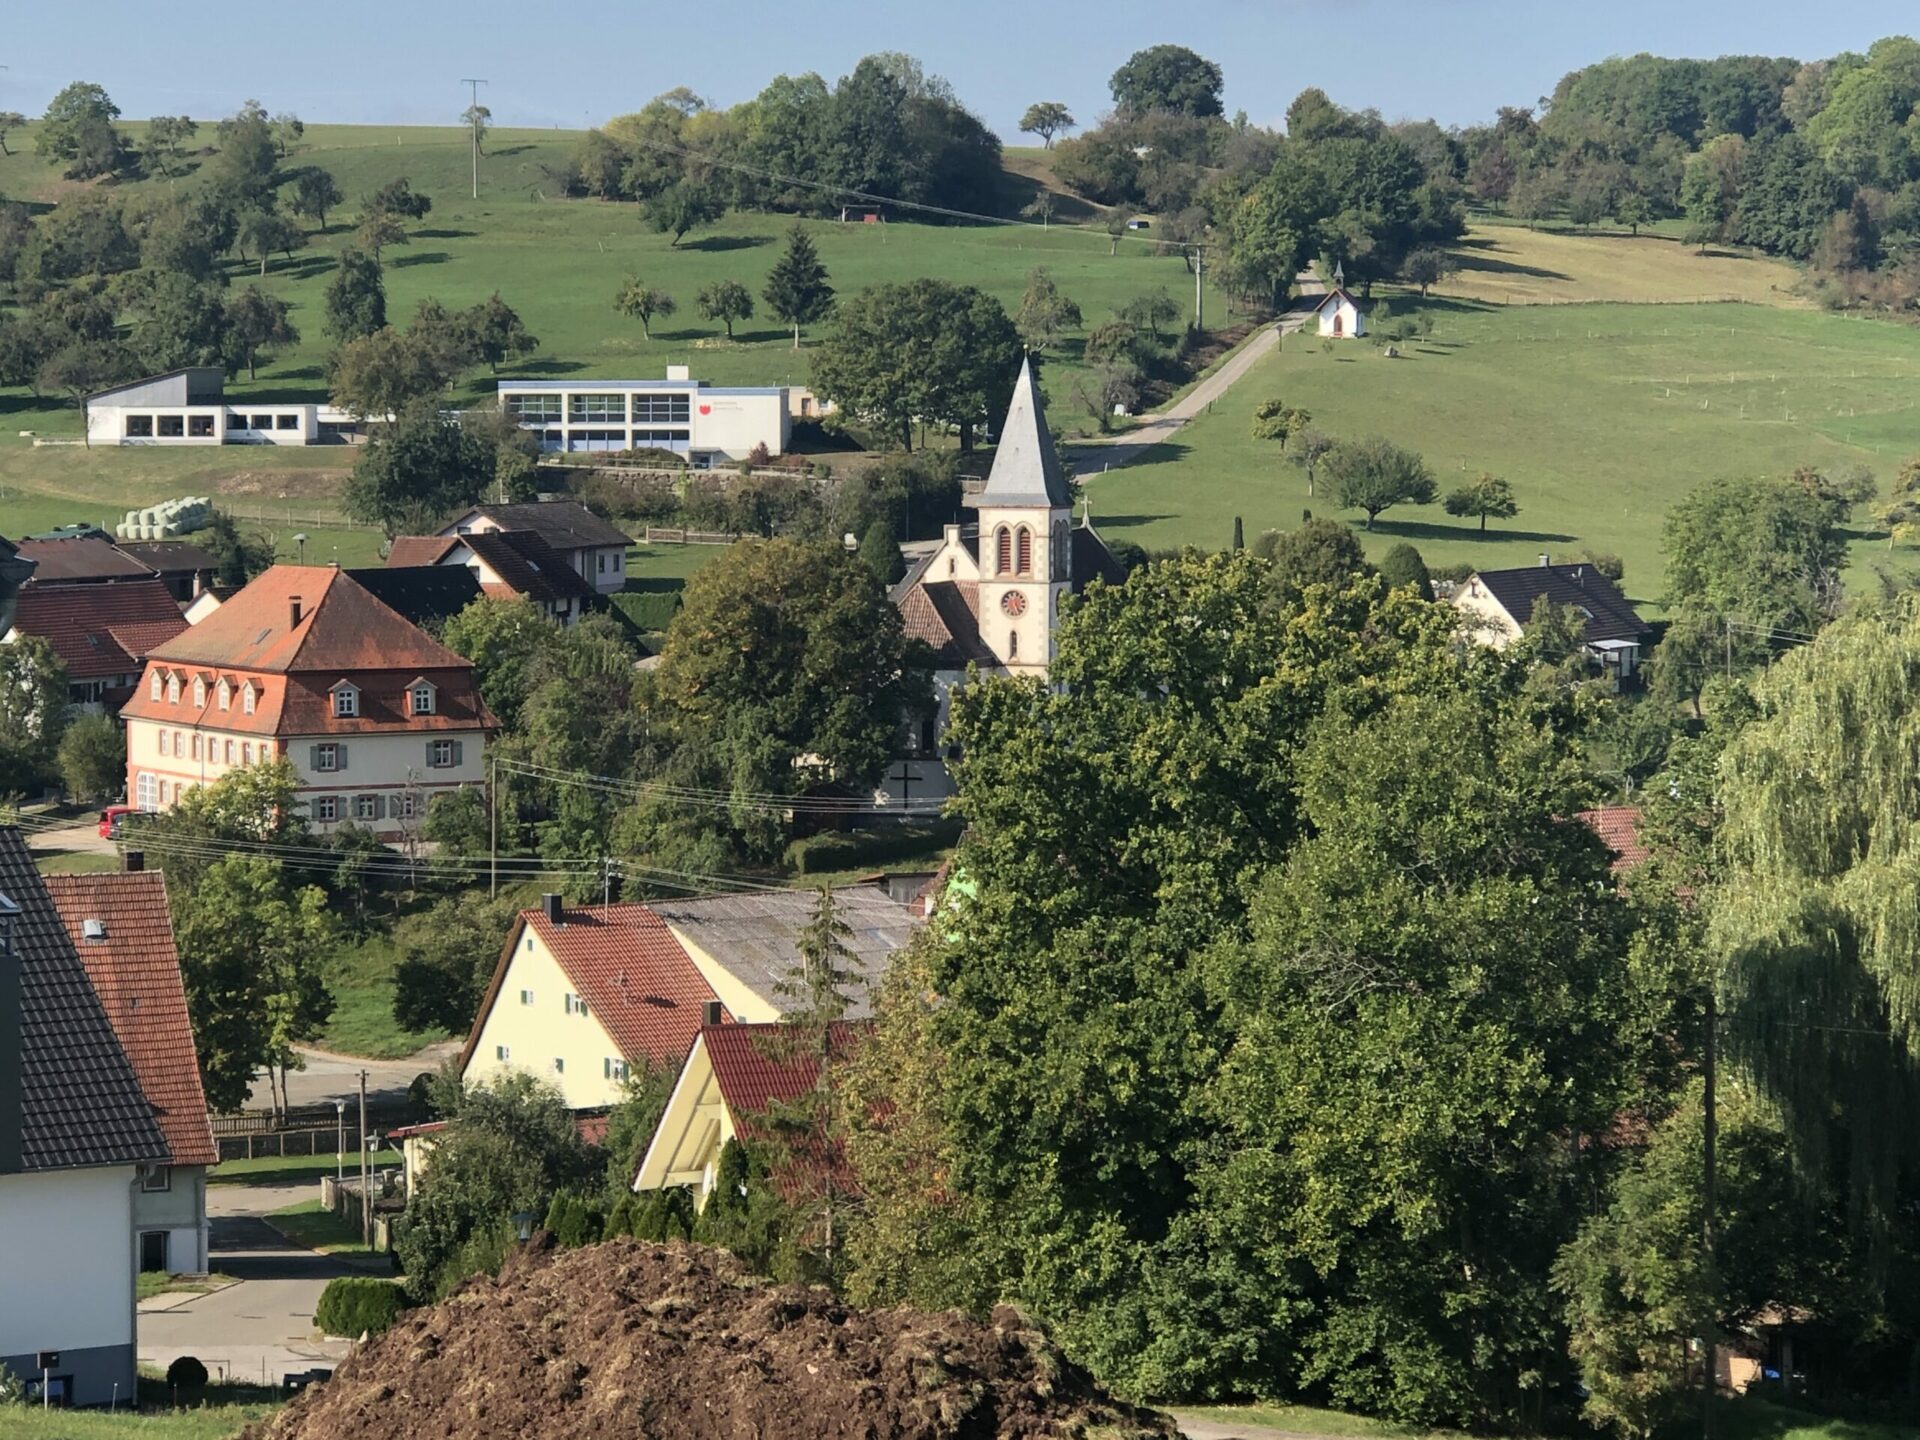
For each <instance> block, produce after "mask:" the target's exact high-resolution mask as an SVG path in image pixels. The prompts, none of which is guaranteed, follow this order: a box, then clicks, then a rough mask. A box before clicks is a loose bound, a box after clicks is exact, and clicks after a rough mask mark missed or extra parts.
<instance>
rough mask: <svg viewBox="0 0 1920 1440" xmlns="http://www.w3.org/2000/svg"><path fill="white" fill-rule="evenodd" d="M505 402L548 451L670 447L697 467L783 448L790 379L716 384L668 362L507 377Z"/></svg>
mask: <svg viewBox="0 0 1920 1440" xmlns="http://www.w3.org/2000/svg"><path fill="white" fill-rule="evenodd" d="M500 408H501V409H502V410H504V411H505V412H506V413H507V414H509V415H511V416H513V417H514V418H515V419H517V420H518V421H519V422H520V423H521V425H522V426H524V427H525V428H526V429H528V430H531V431H533V432H534V433H535V434H537V435H538V436H539V437H540V448H541V449H542V450H549V451H568V452H580V451H618V450H671V451H672V452H673V453H674V454H676V455H684V456H685V457H686V458H687V460H688V461H689V462H690V463H691V464H692V465H693V467H694V468H695V469H699V470H704V469H708V468H711V467H712V466H714V465H729V464H737V463H739V462H740V461H742V460H745V459H746V458H747V457H748V456H749V455H750V454H752V453H753V451H754V449H755V448H756V447H757V446H761V445H764V446H766V448H767V454H768V455H769V456H772V455H780V454H784V453H785V452H786V449H787V446H788V443H789V441H790V440H791V439H792V437H793V410H792V406H791V403H790V400H789V395H788V387H787V386H785V385H767V386H749V387H739V386H718V385H709V384H708V383H707V382H706V381H704V380H695V379H693V378H691V376H690V374H689V373H688V370H687V367H686V366H684V365H669V366H668V367H667V378H666V379H664V380H502V381H501V382H500Z"/></svg>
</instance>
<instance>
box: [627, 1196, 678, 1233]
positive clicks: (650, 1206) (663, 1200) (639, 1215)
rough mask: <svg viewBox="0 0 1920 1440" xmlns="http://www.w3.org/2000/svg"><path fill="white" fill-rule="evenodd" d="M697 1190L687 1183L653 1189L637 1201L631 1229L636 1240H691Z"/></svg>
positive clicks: (629, 1228) (630, 1225) (630, 1221)
mask: <svg viewBox="0 0 1920 1440" xmlns="http://www.w3.org/2000/svg"><path fill="white" fill-rule="evenodd" d="M693 1223H694V1210H693V1192H692V1191H691V1190H689V1189H688V1188H687V1187H686V1186H684V1185H677V1186H675V1187H673V1188H672V1189H670V1190H649V1191H648V1192H647V1193H646V1194H645V1195H643V1196H641V1197H640V1198H639V1199H638V1200H636V1201H634V1204H633V1213H632V1215H631V1217H630V1220H629V1226H628V1233H629V1234H631V1235H632V1236H633V1238H634V1239H636V1240H687V1239H691V1238H692V1236H693Z"/></svg>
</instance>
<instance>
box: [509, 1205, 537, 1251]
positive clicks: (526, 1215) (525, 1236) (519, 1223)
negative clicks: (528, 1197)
mask: <svg viewBox="0 0 1920 1440" xmlns="http://www.w3.org/2000/svg"><path fill="white" fill-rule="evenodd" d="M538 1218H539V1217H538V1216H536V1215H535V1214H534V1213H533V1211H531V1210H516V1211H514V1212H513V1233H514V1234H516V1235H518V1236H519V1237H520V1243H521V1244H522V1245H524V1244H526V1243H527V1241H529V1240H531V1239H532V1238H533V1224H534V1221H535V1220H537V1219H538Z"/></svg>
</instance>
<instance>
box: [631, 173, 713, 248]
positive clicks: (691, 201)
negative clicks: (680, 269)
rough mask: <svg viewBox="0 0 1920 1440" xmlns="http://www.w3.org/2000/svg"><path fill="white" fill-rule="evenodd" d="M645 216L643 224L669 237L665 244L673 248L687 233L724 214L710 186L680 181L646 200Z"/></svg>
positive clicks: (710, 222) (711, 222) (708, 223)
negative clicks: (645, 219)
mask: <svg viewBox="0 0 1920 1440" xmlns="http://www.w3.org/2000/svg"><path fill="white" fill-rule="evenodd" d="M645 213H646V217H647V223H648V224H650V225H651V226H653V228H654V229H655V230H657V231H659V232H660V233H661V234H662V235H671V236H672V237H673V238H672V239H671V240H670V241H668V242H667V243H668V245H669V247H670V248H677V247H678V246H679V244H680V241H681V239H682V238H683V237H684V236H685V235H686V234H687V232H688V231H690V230H698V229H701V228H702V227H704V226H707V225H711V224H713V222H714V221H716V220H718V219H719V218H720V217H721V216H722V215H724V214H726V213H727V206H726V202H725V201H724V200H722V199H721V198H720V196H719V195H718V194H716V193H715V192H714V190H713V189H712V188H711V187H710V186H707V185H701V184H698V183H696V182H694V181H691V180H682V181H680V182H678V183H677V184H673V185H669V186H668V187H667V188H666V189H665V190H662V191H661V192H660V193H659V194H658V195H655V196H654V197H653V198H652V199H650V200H648V201H647V202H646V206H645Z"/></svg>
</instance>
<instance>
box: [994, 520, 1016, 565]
mask: <svg viewBox="0 0 1920 1440" xmlns="http://www.w3.org/2000/svg"><path fill="white" fill-rule="evenodd" d="M993 550H994V559H995V560H996V561H997V562H998V564H997V566H996V568H995V571H994V573H995V574H997V575H1005V574H1006V573H1007V572H1008V571H1010V570H1012V569H1013V535H1012V533H1011V532H1010V531H1009V530H1008V529H1007V527H1006V526H1004V525H1002V526H1001V527H1000V528H999V529H998V530H996V531H995V532H994V539H993Z"/></svg>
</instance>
